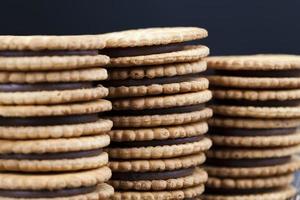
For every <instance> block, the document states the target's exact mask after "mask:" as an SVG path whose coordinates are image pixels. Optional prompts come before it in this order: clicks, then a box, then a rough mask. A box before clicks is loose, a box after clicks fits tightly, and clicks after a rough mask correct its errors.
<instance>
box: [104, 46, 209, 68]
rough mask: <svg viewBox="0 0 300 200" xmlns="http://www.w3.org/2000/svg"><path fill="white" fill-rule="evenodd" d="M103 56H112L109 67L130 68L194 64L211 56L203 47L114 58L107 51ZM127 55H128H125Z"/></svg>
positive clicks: (186, 47) (185, 47) (206, 48)
mask: <svg viewBox="0 0 300 200" xmlns="http://www.w3.org/2000/svg"><path fill="white" fill-rule="evenodd" d="M100 53H101V54H105V55H109V56H110V64H109V67H129V66H141V65H146V66H148V65H161V64H170V63H181V62H194V61H197V60H200V59H202V58H204V57H206V56H208V55H209V48H208V47H206V46H203V45H191V46H182V47H181V48H179V49H176V51H171V52H169V51H166V52H159V53H156V52H155V53H151V54H148V55H147V54H146V55H144V54H138V55H134V56H123V55H122V57H114V55H112V54H111V53H110V52H107V51H106V49H104V50H103V51H100ZM125 55H126V54H125Z"/></svg>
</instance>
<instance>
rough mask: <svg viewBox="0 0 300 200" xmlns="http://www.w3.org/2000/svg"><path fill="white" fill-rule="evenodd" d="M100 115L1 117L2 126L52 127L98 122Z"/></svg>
mask: <svg viewBox="0 0 300 200" xmlns="http://www.w3.org/2000/svg"><path fill="white" fill-rule="evenodd" d="M98 119H99V117H98V114H85V115H68V116H51V117H0V126H52V125H66V124H80V123H90V122H96V121H97V120H98Z"/></svg>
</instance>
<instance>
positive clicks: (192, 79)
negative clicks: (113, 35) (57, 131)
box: [104, 61, 208, 98]
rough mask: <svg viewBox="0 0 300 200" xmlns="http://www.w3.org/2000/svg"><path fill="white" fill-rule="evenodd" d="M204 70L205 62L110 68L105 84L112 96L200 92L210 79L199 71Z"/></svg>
mask: <svg viewBox="0 0 300 200" xmlns="http://www.w3.org/2000/svg"><path fill="white" fill-rule="evenodd" d="M185 67H186V69H185ZM168 68H169V69H168ZM205 70H206V63H205V62H204V61H197V62H193V63H183V64H181V63H179V64H169V65H166V66H157V67H155V66H153V67H151V69H141V68H132V67H129V68H127V69H123V68H122V69H114V68H112V69H110V70H109V73H112V74H111V78H110V80H108V81H106V82H104V86H107V87H108V88H109V91H110V92H109V97H111V98H119V97H131V96H132V97H134V96H149V95H162V94H176V93H187V92H197V91H201V90H205V89H208V80H207V79H206V78H204V77H202V76H201V74H200V73H201V72H203V71H205ZM114 77H117V78H115V79H113V78H114ZM118 77H119V79H118ZM132 77H133V78H132ZM124 78H125V79H124Z"/></svg>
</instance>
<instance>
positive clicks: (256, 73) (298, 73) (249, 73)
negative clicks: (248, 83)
mask: <svg viewBox="0 0 300 200" xmlns="http://www.w3.org/2000/svg"><path fill="white" fill-rule="evenodd" d="M215 74H216V75H222V76H239V77H275V78H279V77H300V69H299V70H297V69H293V70H265V71H263V70H261V71H260V70H215Z"/></svg>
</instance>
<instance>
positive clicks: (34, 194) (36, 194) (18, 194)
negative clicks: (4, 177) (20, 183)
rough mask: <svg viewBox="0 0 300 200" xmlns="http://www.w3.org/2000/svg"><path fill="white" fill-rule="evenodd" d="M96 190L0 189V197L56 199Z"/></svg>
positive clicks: (93, 187)
mask: <svg viewBox="0 0 300 200" xmlns="http://www.w3.org/2000/svg"><path fill="white" fill-rule="evenodd" d="M95 190H96V186H89V187H79V188H67V189H61V190H4V189H0V197H9V198H25V199H27V198H28V199H37V198H56V197H70V196H76V195H81V194H87V193H92V192H93V191H95Z"/></svg>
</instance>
